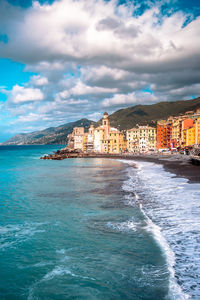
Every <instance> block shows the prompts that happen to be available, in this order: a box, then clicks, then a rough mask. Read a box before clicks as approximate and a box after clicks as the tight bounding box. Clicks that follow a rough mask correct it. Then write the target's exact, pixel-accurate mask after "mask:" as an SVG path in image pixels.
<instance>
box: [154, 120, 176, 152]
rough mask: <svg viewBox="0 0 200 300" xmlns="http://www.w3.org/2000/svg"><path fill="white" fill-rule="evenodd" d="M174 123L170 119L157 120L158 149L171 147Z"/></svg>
mask: <svg viewBox="0 0 200 300" xmlns="http://www.w3.org/2000/svg"><path fill="white" fill-rule="evenodd" d="M171 136H172V124H171V123H170V122H168V121H158V122H157V149H165V148H168V149H171Z"/></svg>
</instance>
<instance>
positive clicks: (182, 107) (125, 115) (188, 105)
mask: <svg viewBox="0 0 200 300" xmlns="http://www.w3.org/2000/svg"><path fill="white" fill-rule="evenodd" d="M197 108H200V97H199V98H196V99H193V100H181V101H175V102H159V103H156V104H153V105H136V106H133V107H129V108H125V109H120V110H118V111H116V112H114V113H113V114H111V115H110V124H111V125H112V126H114V127H118V128H120V129H121V130H122V129H130V128H132V127H134V126H135V125H136V124H139V125H147V124H149V125H155V124H156V121H157V120H160V119H167V118H168V117H169V116H178V115H180V114H184V113H185V112H187V111H190V110H196V109H197ZM119 125H120V126H119Z"/></svg>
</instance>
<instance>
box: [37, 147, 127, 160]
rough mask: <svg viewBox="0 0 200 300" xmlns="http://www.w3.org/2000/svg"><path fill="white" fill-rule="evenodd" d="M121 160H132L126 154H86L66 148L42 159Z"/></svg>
mask: <svg viewBox="0 0 200 300" xmlns="http://www.w3.org/2000/svg"><path fill="white" fill-rule="evenodd" d="M97 157H101V158H119V159H130V157H131V156H130V155H125V154H122V155H120V154H110V153H95V152H90V153H86V152H83V151H81V150H78V149H75V150H71V149H68V148H64V149H61V150H57V151H56V152H54V154H48V155H44V156H42V157H40V159H51V160H63V159H66V158H97Z"/></svg>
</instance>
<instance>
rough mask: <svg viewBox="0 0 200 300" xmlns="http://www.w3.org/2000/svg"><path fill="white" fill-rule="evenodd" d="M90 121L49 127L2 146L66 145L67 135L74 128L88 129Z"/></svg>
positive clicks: (26, 134) (16, 137) (15, 138)
mask: <svg viewBox="0 0 200 300" xmlns="http://www.w3.org/2000/svg"><path fill="white" fill-rule="evenodd" d="M91 123H92V121H90V120H88V119H81V120H78V121H75V122H70V123H67V124H64V125H61V126H58V127H50V128H47V129H45V130H41V131H34V132H31V133H25V134H24V133H23V134H18V135H16V136H14V137H12V138H11V139H9V140H8V141H6V142H4V143H2V145H46V144H66V143H67V135H68V134H69V133H71V132H72V131H73V128H74V127H81V126H82V127H84V128H86V129H88V127H89V126H90V124H91Z"/></svg>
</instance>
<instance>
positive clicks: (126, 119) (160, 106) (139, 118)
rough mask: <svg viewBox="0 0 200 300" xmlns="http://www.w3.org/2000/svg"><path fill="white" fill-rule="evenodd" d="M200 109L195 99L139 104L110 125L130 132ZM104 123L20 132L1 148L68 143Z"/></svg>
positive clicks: (117, 114)
mask: <svg viewBox="0 0 200 300" xmlns="http://www.w3.org/2000/svg"><path fill="white" fill-rule="evenodd" d="M197 108H200V97H198V98H196V99H192V100H179V101H173V102H169V101H165V102H158V103H156V104H149V105H141V104H139V105H135V106H132V107H128V108H123V109H119V110H117V111H116V112H114V113H112V114H111V115H110V117H109V118H110V124H111V126H113V127H117V128H119V129H120V130H126V129H130V128H132V127H134V126H136V125H137V124H139V125H147V124H148V125H152V126H155V125H156V122H157V120H160V119H166V118H168V117H169V116H174V117H175V116H178V115H180V114H184V113H186V112H187V111H190V110H196V109H197ZM100 122H101V120H99V121H98V122H94V121H92V120H88V119H86V118H83V119H80V120H77V121H74V122H70V123H66V124H63V125H60V126H57V127H49V128H46V129H44V130H41V131H34V132H31V133H20V134H18V135H16V136H14V137H12V138H10V139H9V140H7V141H5V142H3V143H1V145H46V144H66V143H67V135H68V134H69V133H71V132H72V131H73V128H74V127H80V126H83V127H84V128H85V129H86V130H87V129H88V127H89V126H90V124H92V123H93V124H94V125H95V124H96V125H99V124H100Z"/></svg>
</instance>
